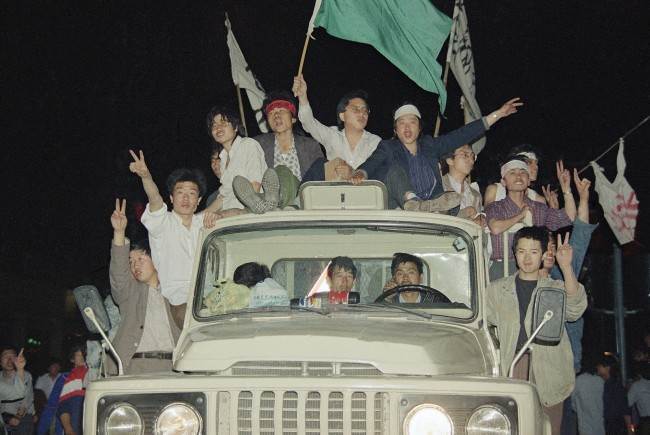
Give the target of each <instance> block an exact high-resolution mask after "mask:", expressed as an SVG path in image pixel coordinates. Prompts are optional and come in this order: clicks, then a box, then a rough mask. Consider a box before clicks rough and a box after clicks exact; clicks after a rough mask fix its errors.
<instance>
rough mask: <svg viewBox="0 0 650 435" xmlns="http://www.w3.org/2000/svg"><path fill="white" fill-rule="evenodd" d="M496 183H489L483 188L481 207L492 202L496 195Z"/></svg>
mask: <svg viewBox="0 0 650 435" xmlns="http://www.w3.org/2000/svg"><path fill="white" fill-rule="evenodd" d="M497 189H498V187H497V185H496V184H490V185H489V186H488V187H486V188H485V195H484V196H483V207H485V206H487V205H489V204H492V203H493V202H494V200H495V199H496V197H497Z"/></svg>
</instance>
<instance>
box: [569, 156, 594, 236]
mask: <svg viewBox="0 0 650 435" xmlns="http://www.w3.org/2000/svg"><path fill="white" fill-rule="evenodd" d="M573 182H574V183H575V185H576V190H577V191H578V197H579V198H580V202H579V203H578V219H580V220H581V221H582V222H584V223H587V224H588V223H589V187H590V186H591V181H589V180H588V179H587V178H583V179H580V177H579V176H578V170H577V169H575V168H574V169H573Z"/></svg>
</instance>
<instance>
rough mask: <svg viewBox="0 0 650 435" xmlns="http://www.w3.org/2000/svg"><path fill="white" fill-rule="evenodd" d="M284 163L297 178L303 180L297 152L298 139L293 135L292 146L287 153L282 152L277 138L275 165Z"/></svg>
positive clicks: (274, 154)
mask: <svg viewBox="0 0 650 435" xmlns="http://www.w3.org/2000/svg"><path fill="white" fill-rule="evenodd" d="M280 165H284V166H286V167H287V168H289V170H290V171H291V173H292V174H293V175H295V176H296V178H297V179H298V180H300V181H302V175H301V174H300V161H299V160H298V153H297V152H296V141H295V140H294V138H293V136H292V137H291V148H289V151H288V152H286V153H283V152H282V149H281V148H280V144H279V143H278V139H277V138H275V147H274V148H273V167H276V166H280Z"/></svg>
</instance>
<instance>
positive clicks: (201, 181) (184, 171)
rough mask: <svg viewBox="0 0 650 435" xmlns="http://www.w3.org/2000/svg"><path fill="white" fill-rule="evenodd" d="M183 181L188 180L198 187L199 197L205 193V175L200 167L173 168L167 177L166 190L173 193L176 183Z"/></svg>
mask: <svg viewBox="0 0 650 435" xmlns="http://www.w3.org/2000/svg"><path fill="white" fill-rule="evenodd" d="M184 181H189V182H190V183H194V184H196V187H198V188H199V197H201V196H203V195H204V194H205V190H206V189H207V186H208V184H207V182H206V181H205V175H203V172H202V171H201V170H200V169H188V168H178V169H174V170H173V171H172V173H171V174H169V177H167V191H168V192H169V194H170V195H171V194H172V193H174V187H176V184H177V183H182V182H184Z"/></svg>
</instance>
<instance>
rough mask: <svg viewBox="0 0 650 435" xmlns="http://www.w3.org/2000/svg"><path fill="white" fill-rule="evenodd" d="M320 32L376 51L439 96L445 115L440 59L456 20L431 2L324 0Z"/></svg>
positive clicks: (318, 17) (317, 22)
mask: <svg viewBox="0 0 650 435" xmlns="http://www.w3.org/2000/svg"><path fill="white" fill-rule="evenodd" d="M317 4H318V3H317ZM314 27H323V28H325V29H326V30H327V33H329V34H330V35H332V36H336V37H337V38H341V39H347V40H349V41H355V42H362V43H366V44H370V45H372V46H373V47H375V48H376V49H377V50H378V51H379V52H380V53H381V54H383V55H384V56H386V57H387V58H388V60H390V61H391V62H392V63H393V64H394V65H395V66H396V67H398V68H399V69H400V70H402V72H403V73H404V74H406V75H407V76H409V77H410V78H411V80H413V81H414V82H415V83H417V84H418V86H420V87H421V88H422V89H425V90H427V91H429V92H433V93H436V94H438V103H439V105H440V111H441V112H442V111H444V109H445V104H446V101H447V91H446V89H445V85H444V83H443V81H442V78H441V75H442V67H441V66H440V64H439V63H438V61H437V60H436V58H437V57H438V54H439V53H440V49H441V48H442V44H444V42H445V40H446V39H447V36H449V31H450V30H451V19H450V18H449V17H448V16H446V15H445V14H443V13H442V12H440V11H439V10H438V9H436V8H435V7H434V6H433V5H432V4H431V1H430V0H322V4H321V6H320V9H319V11H318V14H317V15H316V17H315V19H314Z"/></svg>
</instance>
